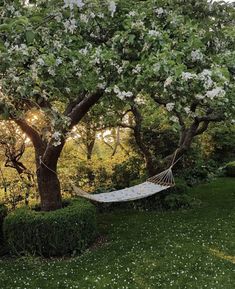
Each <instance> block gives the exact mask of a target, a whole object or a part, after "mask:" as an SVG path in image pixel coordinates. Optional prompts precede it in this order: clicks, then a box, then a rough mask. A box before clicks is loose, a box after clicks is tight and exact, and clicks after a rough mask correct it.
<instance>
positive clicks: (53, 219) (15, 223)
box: [3, 199, 97, 257]
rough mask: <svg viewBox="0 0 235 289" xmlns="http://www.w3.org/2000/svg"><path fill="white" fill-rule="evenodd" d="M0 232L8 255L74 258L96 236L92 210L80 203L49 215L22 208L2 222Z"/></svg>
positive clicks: (93, 211)
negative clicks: (0, 231)
mask: <svg viewBox="0 0 235 289" xmlns="http://www.w3.org/2000/svg"><path fill="white" fill-rule="evenodd" d="M3 230H4V237H5V240H6V242H7V245H8V248H9V251H10V253H11V254H14V255H16V254H17V255H19V254H20V255H25V254H33V255H41V256H45V257H51V256H66V255H75V254H76V255H77V254H79V253H81V252H82V251H83V250H84V249H86V248H87V247H88V246H89V244H90V243H91V242H92V241H93V240H94V238H95V237H96V235H97V225H96V210H95V207H94V206H93V205H91V204H90V203H89V202H88V201H86V200H80V199H76V200H70V201H68V202H67V206H65V207H64V208H62V209H59V210H56V211H51V212H42V211H36V210H33V209H29V208H25V207H24V208H20V209H17V210H15V211H14V212H12V213H10V214H9V215H8V216H7V217H6V218H5V220H4V224H3Z"/></svg>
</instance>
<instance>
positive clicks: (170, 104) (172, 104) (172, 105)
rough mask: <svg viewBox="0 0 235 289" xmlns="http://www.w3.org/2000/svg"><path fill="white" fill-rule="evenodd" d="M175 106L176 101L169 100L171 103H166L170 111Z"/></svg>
mask: <svg viewBox="0 0 235 289" xmlns="http://www.w3.org/2000/svg"><path fill="white" fill-rule="evenodd" d="M174 107H175V103H174V102H169V103H167V104H166V109H167V110H168V111H172V110H173V109H174Z"/></svg>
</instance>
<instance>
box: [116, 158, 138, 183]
mask: <svg viewBox="0 0 235 289" xmlns="http://www.w3.org/2000/svg"><path fill="white" fill-rule="evenodd" d="M142 165H143V162H142V160H141V159H140V158H139V157H138V156H133V157H130V158H128V159H127V160H126V161H124V162H123V163H121V164H117V165H116V166H114V169H113V175H112V185H113V187H114V188H116V189H123V188H126V187H129V186H131V185H134V184H135V183H136V182H140V181H141V177H143V174H141V171H142Z"/></svg>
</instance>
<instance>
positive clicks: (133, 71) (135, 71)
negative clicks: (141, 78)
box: [132, 64, 141, 74]
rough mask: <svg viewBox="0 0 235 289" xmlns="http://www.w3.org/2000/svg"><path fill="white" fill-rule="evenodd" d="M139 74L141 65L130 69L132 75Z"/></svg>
mask: <svg viewBox="0 0 235 289" xmlns="http://www.w3.org/2000/svg"><path fill="white" fill-rule="evenodd" d="M140 72H141V65H140V64H137V65H136V67H135V68H133V69H132V73H134V74H138V73H140Z"/></svg>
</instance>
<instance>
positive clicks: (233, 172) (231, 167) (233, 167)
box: [225, 161, 235, 177]
mask: <svg viewBox="0 0 235 289" xmlns="http://www.w3.org/2000/svg"><path fill="white" fill-rule="evenodd" d="M225 173H226V175H227V176H228V177H235V161H234V162H230V163H228V164H227V165H226V167H225Z"/></svg>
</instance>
